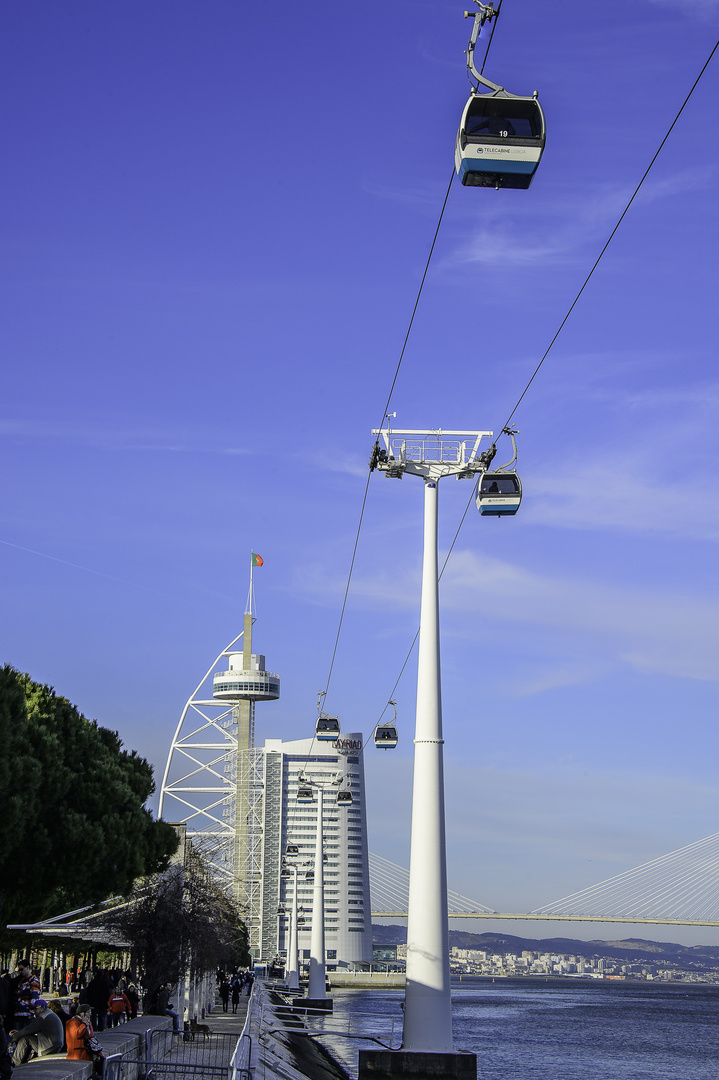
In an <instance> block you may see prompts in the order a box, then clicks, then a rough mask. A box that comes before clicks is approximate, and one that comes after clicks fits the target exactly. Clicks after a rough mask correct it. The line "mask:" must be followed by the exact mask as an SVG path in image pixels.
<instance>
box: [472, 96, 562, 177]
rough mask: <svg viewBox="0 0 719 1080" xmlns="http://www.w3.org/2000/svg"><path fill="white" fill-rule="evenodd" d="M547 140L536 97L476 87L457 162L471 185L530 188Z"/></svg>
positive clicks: (542, 117) (542, 114)
mask: <svg viewBox="0 0 719 1080" xmlns="http://www.w3.org/2000/svg"><path fill="white" fill-rule="evenodd" d="M545 142H546V125H545V121H544V113H543V111H542V106H541V105H540V104H539V101H538V99H537V98H536V97H515V96H514V95H513V94H507V93H506V92H505V91H500V92H498V93H491V94H477V93H474V92H473V93H472V94H471V95H470V97H469V100H468V101H467V104H466V105H465V107H464V112H463V113H462V120H461V122H460V125H459V131H458V133H457V141H456V144H455V154H454V162H455V168H456V170H457V174H458V176H459V178H460V180H461V181H462V184H464V185H465V186H466V187H496V188H500V187H502V188H528V187H529V185H530V184H531V182H532V177H533V176H534V174H535V172H536V171H537V167H538V165H539V162H540V159H541V157H542V153H543V151H544V145H545Z"/></svg>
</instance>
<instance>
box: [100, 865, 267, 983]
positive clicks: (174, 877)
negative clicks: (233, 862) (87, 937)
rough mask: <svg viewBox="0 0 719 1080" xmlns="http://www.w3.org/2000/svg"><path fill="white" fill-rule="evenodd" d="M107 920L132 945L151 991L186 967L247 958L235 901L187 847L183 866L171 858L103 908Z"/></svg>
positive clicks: (241, 962)
mask: <svg viewBox="0 0 719 1080" xmlns="http://www.w3.org/2000/svg"><path fill="white" fill-rule="evenodd" d="M107 925H111V926H113V927H114V928H115V929H116V930H117V931H118V933H119V934H120V935H121V936H122V938H123V939H124V940H125V941H127V942H129V943H130V944H131V945H132V948H133V949H134V950H135V952H136V953H137V956H138V960H139V962H140V965H141V967H142V969H143V971H144V977H145V983H146V985H147V986H148V987H149V988H150V990H154V989H156V988H157V987H159V985H160V984H161V983H163V982H167V981H169V982H177V981H178V980H179V979H180V978H181V977H183V976H184V974H185V973H186V972H187V971H188V970H190V968H192V969H193V970H194V971H196V972H199V973H204V972H207V971H213V970H215V969H216V968H218V967H224V968H226V969H227V968H232V967H239V966H245V965H247V964H249V961H250V954H249V950H248V946H247V940H248V939H247V929H246V927H245V924H244V923H243V921H242V918H241V915H240V909H239V907H238V905H237V904H236V903H235V902H234V901H233V900H231V899H230V897H229V896H228V895H227V894H226V893H225V892H224V891H223V890H222V889H221V888H220V887H219V885H218V884H217V882H216V880H215V879H214V877H213V875H212V873H211V871H210V869H209V867H208V864H207V863H206V862H205V861H204V860H203V859H202V858H201V857H200V856H199V855H198V854H197V853H196V852H193V851H192V849H191V848H190V849H188V852H187V854H186V858H185V864H184V866H183V865H182V864H181V863H174V864H173V865H172V866H171V867H170V868H169V869H168V870H166V871H164V872H163V873H161V874H155V875H153V876H152V877H149V878H143V879H142V880H141V881H140V882H138V883H137V884H136V886H135V888H134V889H133V891H132V893H131V894H130V897H129V903H127V904H125V905H123V906H122V907H119V908H117V909H115V911H111V912H109V913H108V917H107Z"/></svg>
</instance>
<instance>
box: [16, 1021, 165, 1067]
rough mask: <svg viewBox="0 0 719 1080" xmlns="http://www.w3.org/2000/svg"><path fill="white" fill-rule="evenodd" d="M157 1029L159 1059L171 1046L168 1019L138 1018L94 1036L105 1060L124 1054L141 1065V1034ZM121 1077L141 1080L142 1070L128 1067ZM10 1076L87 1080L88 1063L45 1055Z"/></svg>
mask: <svg viewBox="0 0 719 1080" xmlns="http://www.w3.org/2000/svg"><path fill="white" fill-rule="evenodd" d="M158 1029H159V1030H161V1031H162V1034H161V1035H159V1036H155V1040H154V1054H155V1056H156V1057H158V1058H161V1057H164V1056H165V1055H166V1054H167V1053H168V1052H169V1051H170V1048H171V1046H172V1019H171V1018H170V1017H169V1016H138V1017H137V1019H136V1020H130V1021H129V1022H128V1023H127V1024H120V1026H119V1027H116V1028H108V1030H107V1031H98V1032H97V1033H96V1034H97V1040H98V1042H99V1043H100V1046H101V1047H102V1049H103V1053H104V1054H105V1057H109V1056H110V1055H111V1054H126V1055H127V1056H128V1058H130V1059H135V1060H139V1061H145V1034H146V1032H148V1031H153V1030H158ZM165 1033H166V1034H165ZM124 1075H126V1077H127V1080H142V1077H143V1076H144V1069H143V1068H142V1066H141V1065H139V1066H138V1065H130V1066H128V1067H127V1068H126V1069H125V1070H124ZM13 1076H14V1077H16V1078H17V1080H90V1077H91V1076H92V1062H90V1061H68V1060H67V1058H66V1057H65V1055H64V1054H49V1055H48V1056H47V1057H42V1058H34V1059H33V1060H32V1061H30V1062H28V1064H27V1065H18V1067H17V1069H15V1070H14V1071H13Z"/></svg>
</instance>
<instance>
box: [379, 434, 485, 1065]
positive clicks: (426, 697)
mask: <svg viewBox="0 0 719 1080" xmlns="http://www.w3.org/2000/svg"><path fill="white" fill-rule="evenodd" d="M372 434H373V435H376V436H378V438H377V442H376V444H375V451H374V453H373V457H372V467H376V468H378V469H380V470H381V471H382V472H384V473H385V475H386V476H388V477H393V478H396V479H401V478H402V476H404V475H405V473H406V474H408V475H410V476H419V477H421V478H422V480H423V481H424V554H423V562H422V600H421V615H420V632H419V658H418V665H417V712H416V722H415V738H414V782H413V793H412V833H411V847H410V868H409V873H410V878H409V906H408V909H407V913H408V918H407V978H406V989H405V1014H404V1039H403V1045H402V1051H401V1052H399V1053H396V1054H391V1055H390V1054H388V1053H387V1052H383V1051H361V1052H360V1073H359V1077H360V1080H364V1077H365V1076H367V1075H369V1073H370V1071H371V1072H372V1073H374V1074H375V1075H376V1073H377V1072H378V1071H379V1072H382V1073H384V1074H385V1075H393V1076H398V1075H413V1076H421V1075H424V1073H425V1069H427V1070H428V1071H429V1072H431V1073H432V1075H435V1076H438V1077H439V1076H453V1077H463V1078H464V1077H470V1076H472V1075H474V1076H476V1069H477V1064H476V1057H475V1056H474V1055H471V1054H455V1053H454V1043H453V1039H452V1001H451V992H450V978H449V920H448V915H447V858H446V848H445V815H444V761H443V744H444V740H443V738H442V689H441V679H440V655H439V587H438V556H437V505H438V484H439V481H440V480H441V479H442V478H443V477H445V476H456V477H457V478H458V479H474V478H475V476H476V474H477V473H481V472H482V471H484V470H485V469H486V468H487V464H488V462H489V461H491V458H492V456H493V454H492V451H488V452H487V453H485V454H481V455H480V454H479V453H478V451H479V446H480V443H481V441H482V438H484V437H485V436H486V437H489V438H491V435H492V432H491V431H471V432H469V431H442V430H441V429H439V430H435V431H427V430H423V431H417V430H412V431H408V430H404V431H397V430H395V431H392V430H390V428H389V424H388V426H387V428H385V429H382V430H379V431H373V433H372ZM380 438H381V439H382V441H383V443H384V446H383V447H382V446H381V445H380ZM427 1054H431V1055H433V1061H432V1064H431V1065H426V1061H425V1057H424V1056H425V1055H427Z"/></svg>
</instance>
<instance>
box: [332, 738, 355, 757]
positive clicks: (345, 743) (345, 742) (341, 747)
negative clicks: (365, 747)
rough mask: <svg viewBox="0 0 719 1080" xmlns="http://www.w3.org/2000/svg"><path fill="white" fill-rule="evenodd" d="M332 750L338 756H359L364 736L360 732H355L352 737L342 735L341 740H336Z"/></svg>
mask: <svg viewBox="0 0 719 1080" xmlns="http://www.w3.org/2000/svg"><path fill="white" fill-rule="evenodd" d="M332 749H333V750H336V751H337V753H338V754H343V755H344V756H345V757H347V755H348V754H359V753H360V751H361V750H362V735H361V733H360V732H353V734H352V735H340V737H339V739H336V740H335V742H333V743H332Z"/></svg>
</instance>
